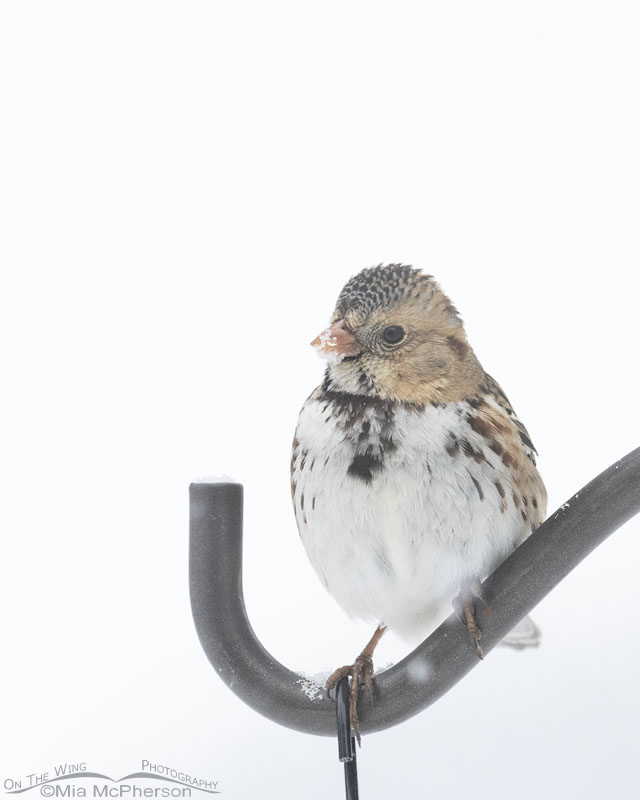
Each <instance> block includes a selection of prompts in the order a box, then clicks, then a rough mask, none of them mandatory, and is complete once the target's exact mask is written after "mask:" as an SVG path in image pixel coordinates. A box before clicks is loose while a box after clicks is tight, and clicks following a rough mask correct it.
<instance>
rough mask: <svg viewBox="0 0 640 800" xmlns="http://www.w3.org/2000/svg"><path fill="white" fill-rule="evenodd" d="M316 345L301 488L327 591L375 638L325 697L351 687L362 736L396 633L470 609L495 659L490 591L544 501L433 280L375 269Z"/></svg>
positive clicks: (395, 267) (505, 413) (342, 300)
mask: <svg viewBox="0 0 640 800" xmlns="http://www.w3.org/2000/svg"><path fill="white" fill-rule="evenodd" d="M312 344H313V345H314V346H315V347H317V348H318V349H319V351H320V352H321V353H322V354H324V355H326V356H327V357H328V358H329V364H328V366H327V369H326V372H325V376H324V380H323V382H322V384H321V386H319V387H318V388H317V389H316V390H315V391H314V392H313V393H312V394H311V395H310V397H309V398H308V399H307V400H306V402H305V403H304V405H303V407H302V410H301V412H300V417H299V419H298V425H297V429H296V434H295V438H294V442H293V453H292V460H291V488H292V496H293V502H294V507H295V514H296V521H297V524H298V529H299V532H300V536H301V538H302V542H303V544H304V547H305V549H306V551H307V554H308V556H309V559H310V561H311V563H312V565H313V567H314V569H315V570H316V572H317V574H318V576H319V577H320V580H321V581H322V583H323V584H324V586H325V587H326V588H327V590H328V591H329V592H330V593H331V594H332V595H333V597H334V598H335V599H336V601H337V602H338V603H339V605H340V606H341V607H342V608H343V609H344V610H345V611H346V612H347V613H348V614H349V615H351V616H353V617H359V618H363V619H366V620H371V621H373V622H375V623H377V628H376V631H375V633H374V635H373V637H372V639H371V641H370V642H369V643H368V644H367V646H366V647H365V648H364V650H363V651H362V653H361V654H360V655H359V656H358V658H357V659H356V662H355V663H354V664H353V665H350V666H347V667H342V668H340V669H338V670H336V672H334V674H333V675H332V676H331V677H330V679H329V681H328V683H327V688H328V689H329V690H330V689H331V688H332V687H333V686H334V685H335V683H336V682H337V680H339V678H340V677H342V676H344V675H350V676H351V678H352V682H351V718H352V726H353V727H354V728H355V732H356V734H358V717H357V697H358V691H359V688H360V686H361V685H364V686H365V688H366V689H367V690H368V691H369V692H371V689H372V677H371V675H372V667H373V664H372V655H373V650H374V648H375V646H376V644H377V642H378V640H379V639H380V637H381V636H382V634H383V632H384V631H385V630H386V629H387V628H389V629H391V630H394V631H395V632H396V633H398V634H399V635H400V636H401V637H403V638H405V639H407V640H412V641H414V642H415V641H416V640H421V639H423V638H425V636H426V635H427V634H428V633H429V632H431V631H432V630H433V629H434V628H435V627H436V626H437V625H438V624H439V623H440V622H441V621H442V620H443V619H444V618H445V617H446V616H447V615H448V613H449V609H450V606H451V603H452V602H454V601H455V600H456V599H457V600H458V608H459V612H460V614H461V617H462V619H463V620H464V621H465V622H466V624H467V627H468V629H469V633H470V635H471V638H472V641H473V643H474V645H475V648H476V652H477V653H478V655H479V656H480V657H481V656H482V650H481V647H480V644H479V639H480V631H479V629H478V627H477V624H476V620H475V601H476V600H477V599H478V597H479V593H478V589H479V582H480V581H481V580H483V579H484V578H485V577H486V576H487V575H489V574H490V573H491V572H492V571H493V570H494V569H495V568H496V567H497V566H498V565H499V564H500V563H501V562H502V561H503V560H504V559H505V558H506V557H507V556H508V555H509V554H510V553H511V552H512V551H513V550H514V549H515V548H516V547H517V546H518V545H519V544H520V543H521V542H522V541H523V540H524V539H525V538H526V537H527V536H528V535H529V534H530V533H531V531H532V530H534V529H535V528H536V527H537V526H538V525H539V524H540V523H541V522H542V521H543V520H544V517H545V513H546V500H547V498H546V491H545V488H544V484H543V483H542V479H541V478H540V475H539V473H538V470H537V469H536V462H535V449H534V447H533V444H532V442H531V439H530V438H529V434H528V433H527V430H526V428H525V427H524V425H523V424H522V423H521V422H520V420H519V419H518V417H517V416H516V414H515V412H514V410H513V408H512V406H511V404H510V403H509V400H508V399H507V397H506V395H505V394H504V392H503V391H502V389H501V388H500V386H499V385H498V383H497V382H496V381H495V380H494V379H493V378H492V377H491V376H490V375H488V374H487V373H486V372H485V371H484V369H483V368H482V366H481V364H480V362H479V361H478V359H477V357H476V355H475V353H474V352H473V350H472V349H471V347H470V345H469V343H468V342H467V337H466V334H465V331H464V328H463V324H462V321H461V319H460V317H459V315H458V312H457V310H456V309H455V307H454V306H453V305H452V303H451V302H450V300H449V299H448V298H447V296H446V295H445V294H444V293H443V292H442V290H441V289H440V287H439V286H438V284H437V283H436V282H435V281H434V280H433V278H432V277H431V276H429V275H424V274H423V273H422V272H421V271H420V270H417V269H413V268H412V267H409V266H405V265H399V264H392V265H389V266H378V267H373V268H370V269H364V270H362V272H360V273H358V274H357V275H355V276H354V277H353V278H351V280H350V281H349V282H348V283H347V284H346V286H345V287H344V288H343V290H342V292H341V293H340V296H339V297H338V301H337V304H336V308H335V311H334V312H333V316H332V317H331V323H330V325H329V327H328V328H327V329H326V330H325V331H324V332H323V333H322V334H321V335H320V336H319V337H318V338H317V339H316V340H314V342H312ZM534 630H535V628H534ZM534 638H535V635H534ZM531 643H535V642H533V641H532V642H531ZM358 738H359V736H358Z"/></svg>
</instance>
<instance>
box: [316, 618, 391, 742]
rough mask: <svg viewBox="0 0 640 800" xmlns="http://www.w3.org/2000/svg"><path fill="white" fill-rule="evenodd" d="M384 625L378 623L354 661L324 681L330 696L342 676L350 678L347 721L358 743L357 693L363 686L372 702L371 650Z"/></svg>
mask: <svg viewBox="0 0 640 800" xmlns="http://www.w3.org/2000/svg"><path fill="white" fill-rule="evenodd" d="M385 630H386V626H385V625H378V627H377V628H376V630H375V633H374V634H373V636H372V637H371V639H370V640H369V641H368V642H367V646H366V647H365V648H364V650H363V651H362V652H361V653H360V655H359V656H358V657H357V658H356V660H355V662H354V663H353V664H351V665H349V666H345V667H340V668H339V669H337V670H336V671H335V672H334V673H333V674H332V675H330V676H329V679H328V680H327V683H326V689H327V695H328V696H329V697H331V690H332V689H333V688H334V687H335V685H336V684H337V683H338V681H339V680H341V679H342V678H347V677H348V678H351V683H350V686H349V722H350V724H351V730H352V731H353V733H354V735H355V737H356V739H357V740H358V744H360V743H361V742H360V719H359V717H358V695H359V693H360V689H361V688H362V687H364V690H365V693H366V695H367V697H368V698H369V700H370V701H371V702H373V651H374V650H375V648H376V645H377V644H378V642H379V641H380V637H381V636H382V634H383V633H384V632H385Z"/></svg>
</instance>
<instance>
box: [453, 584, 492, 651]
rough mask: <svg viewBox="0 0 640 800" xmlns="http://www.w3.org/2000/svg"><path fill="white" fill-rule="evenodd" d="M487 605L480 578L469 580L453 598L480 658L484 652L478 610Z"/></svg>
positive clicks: (457, 611)
mask: <svg viewBox="0 0 640 800" xmlns="http://www.w3.org/2000/svg"><path fill="white" fill-rule="evenodd" d="M486 606H487V603H486V601H485V599H484V596H483V593H482V586H481V584H480V581H478V580H470V581H467V582H466V583H465V585H464V587H463V589H462V591H461V592H460V594H459V595H458V596H457V597H455V598H454V599H453V608H454V610H455V612H456V614H457V615H458V618H459V619H460V621H461V622H462V623H463V624H464V625H466V627H467V631H468V632H469V638H470V639H471V642H472V644H473V647H474V649H475V651H476V655H477V656H478V658H484V653H483V652H482V647H481V646H480V640H481V639H482V631H481V630H480V626H479V625H478V619H477V611H478V608H480V607H484V608H486Z"/></svg>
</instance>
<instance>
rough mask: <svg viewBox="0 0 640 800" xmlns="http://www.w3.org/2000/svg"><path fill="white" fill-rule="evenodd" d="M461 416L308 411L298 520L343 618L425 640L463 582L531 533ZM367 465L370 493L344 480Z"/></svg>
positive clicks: (505, 476)
mask: <svg viewBox="0 0 640 800" xmlns="http://www.w3.org/2000/svg"><path fill="white" fill-rule="evenodd" d="M469 411H470V407H469V406H468V404H466V403H460V404H450V405H447V406H444V407H437V408H435V407H433V406H428V407H427V408H426V409H420V410H412V409H409V408H399V409H398V410H396V411H395V412H394V413H393V414H392V415H391V416H390V415H389V413H388V412H386V413H382V412H381V411H380V410H379V409H376V408H374V407H371V408H364V409H359V410H358V413H357V414H355V415H354V414H353V413H349V412H348V410H347V411H344V413H336V409H335V408H332V406H331V405H327V404H326V402H323V401H321V400H320V399H319V398H318V396H312V398H310V399H309V400H308V401H307V402H306V403H305V405H304V407H303V409H302V412H301V414H300V418H299V421H298V428H297V431H296V440H297V446H296V448H295V450H294V466H293V471H292V477H293V482H294V484H293V485H294V487H295V489H294V504H295V509H296V519H297V522H298V528H299V530H300V535H301V537H302V541H303V543H304V546H305V548H306V550H307V554H308V556H309V559H310V561H311V563H312V564H313V566H314V568H315V570H316V572H317V573H318V575H319V576H320V579H321V580H322V582H323V583H324V584H325V586H326V587H327V589H328V590H329V592H330V593H331V594H332V595H333V597H334V598H335V599H336V600H337V602H338V603H339V604H340V606H342V608H343V609H344V610H345V611H346V612H347V613H348V614H350V615H351V616H355V617H360V618H363V619H370V620H372V621H375V622H380V623H384V624H386V625H387V626H388V627H389V628H390V629H393V630H395V631H396V632H397V633H398V634H400V635H401V636H404V637H405V638H407V639H411V640H416V639H420V638H423V637H424V636H426V635H427V634H428V633H429V631H430V630H432V629H433V628H434V627H435V626H436V625H437V624H439V623H440V621H442V619H443V618H444V617H446V616H447V615H448V614H449V613H451V601H452V599H453V598H454V596H455V595H456V594H457V593H458V592H459V591H460V589H461V587H462V583H463V581H464V580H465V578H469V577H478V578H480V579H482V578H484V577H486V575H488V574H489V573H490V572H491V571H492V570H493V569H494V568H495V567H496V566H497V565H498V564H499V563H500V562H501V561H503V560H504V558H506V556H507V555H509V553H510V552H511V551H512V550H513V548H514V547H515V546H517V545H518V544H520V542H521V541H522V540H523V539H524V538H525V537H526V536H527V534H528V533H529V531H530V528H529V524H528V523H527V522H525V521H524V520H523V519H522V517H521V514H520V511H519V510H518V509H517V508H516V506H515V505H514V503H513V502H510V497H511V493H512V478H511V475H510V473H509V472H508V470H507V469H506V468H505V466H504V464H503V463H502V461H501V460H500V458H498V456H496V454H495V453H493V452H492V451H491V450H490V449H489V448H488V447H487V443H486V442H485V441H484V440H483V439H482V437H480V436H479V435H478V434H477V433H475V432H474V431H473V430H471V428H470V427H469V425H468V423H467V422H466V416H467V413H468V412H469ZM381 441H382V444H380V442H381ZM456 441H457V442H458V444H457V446H456V445H455V442H456ZM462 442H466V443H468V445H470V449H469V448H467V449H466V452H465V450H464V449H463V448H462V447H461V446H460V444H461V443H462ZM385 443H386V444H385ZM376 448H378V449H376ZM366 453H369V455H371V454H373V457H374V459H375V458H377V457H379V458H380V459H381V460H382V466H380V467H376V463H377V462H374V469H372V470H371V479H370V481H368V482H366V481H365V480H363V478H362V477H359V476H358V474H357V473H354V470H353V467H352V469H351V472H350V470H349V468H350V466H352V465H353V464H354V458H355V457H356V456H358V455H360V456H362V455H363V454H366ZM474 454H475V456H474Z"/></svg>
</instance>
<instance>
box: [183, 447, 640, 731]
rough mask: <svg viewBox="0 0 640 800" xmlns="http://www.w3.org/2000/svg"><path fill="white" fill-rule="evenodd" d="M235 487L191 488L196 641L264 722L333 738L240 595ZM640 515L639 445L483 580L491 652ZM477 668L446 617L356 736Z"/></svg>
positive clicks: (363, 718) (387, 681) (401, 666)
mask: <svg viewBox="0 0 640 800" xmlns="http://www.w3.org/2000/svg"><path fill="white" fill-rule="evenodd" d="M242 496H243V494H242V486H241V485H240V484H237V483H209V484H207V483H194V484H192V485H191V487H190V499H191V533H190V537H191V538H190V558H189V562H190V563H189V573H190V586H191V605H192V609H193V617H194V620H195V624H196V629H197V632H198V636H199V637H200V642H201V644H202V646H203V648H204V651H205V653H206V654H207V656H208V658H209V661H211V663H212V664H213V667H214V669H215V670H216V671H217V673H218V674H219V675H220V677H221V678H222V680H223V681H224V682H225V683H226V684H227V686H229V688H230V689H231V690H232V691H234V692H235V693H236V694H237V695H238V697H240V698H241V699H242V700H244V701H245V703H247V704H248V705H250V706H251V707H252V708H254V709H255V710H256V711H258V712H260V713H261V714H263V715H264V716H265V717H268V718H269V719H271V720H273V721H274V722H278V723H280V724H281V725H286V726H287V727H289V728H293V729H294V730H298V731H302V732H304V733H315V734H319V735H322V736H335V732H336V722H335V704H334V702H333V701H332V700H330V699H328V698H327V697H326V694H325V692H324V691H323V692H320V693H319V694H318V696H316V697H315V698H313V699H312V698H311V697H310V696H309V695H308V694H305V692H304V691H303V686H302V685H301V683H302V680H303V679H301V677H300V676H299V675H297V674H296V673H294V672H291V670H289V669H287V668H286V667H284V666H283V665H282V664H280V663H279V662H278V661H276V660H275V659H274V658H273V657H272V656H271V655H270V654H269V653H268V652H267V651H266V650H265V648H264V647H263V646H262V645H261V644H260V642H259V641H258V639H257V638H256V636H255V634H254V632H253V630H252V628H251V625H250V623H249V620H248V618H247V614H246V610H245V606H244V600H243V595H242ZM638 511H640V448H638V449H636V450H633V451H632V452H631V453H629V454H628V455H627V456H625V457H624V458H622V459H620V461H618V462H616V463H615V464H613V465H612V466H611V467H609V469H607V470H605V471H604V472H603V473H601V474H600V475H598V477H597V478H594V480H592V481H591V483H589V484H587V485H586V486H585V487H584V488H583V489H581V490H580V491H579V492H578V493H577V494H576V495H574V496H573V497H572V498H571V499H570V500H569V501H568V502H567V503H565V504H564V505H563V506H562V507H561V508H560V509H559V510H558V511H556V512H555V514H552V515H551V516H550V517H549V519H547V521H546V522H545V523H544V524H543V525H541V526H540V527H539V528H538V529H537V530H536V532H535V533H533V534H532V535H531V536H530V537H529V538H528V539H527V540H526V541H525V542H524V543H523V544H522V545H521V546H520V547H519V548H518V549H517V550H516V551H515V552H514V553H513V554H512V555H511V556H510V557H509V558H508V559H507V560H506V561H505V562H504V563H503V564H501V565H500V566H499V567H498V569H497V570H496V571H495V572H494V573H493V574H492V575H491V576H490V577H489V578H488V579H487V580H486V581H485V583H484V587H485V593H486V599H487V602H488V606H489V607H490V611H489V613H488V614H487V613H486V611H484V610H481V611H480V613H479V622H480V626H481V628H482V631H483V637H482V648H483V650H484V652H485V654H486V653H488V652H489V651H490V650H491V649H492V648H493V647H495V646H496V644H498V642H499V641H500V640H501V639H502V638H503V637H504V636H505V635H506V634H507V633H508V632H509V631H510V630H511V629H512V628H513V627H514V626H515V625H516V624H517V623H518V622H519V621H520V620H521V619H522V618H523V617H525V616H526V615H527V614H528V613H529V612H530V611H531V609H532V608H533V607H534V606H535V605H537V604H538V603H539V602H540V600H542V598H543V597H544V596H545V595H546V594H548V593H549V592H550V591H551V590H552V589H553V587H554V586H556V585H557V584H558V583H559V582H560V581H561V580H562V579H563V578H565V577H566V576H567V575H568V574H569V572H571V570H572V569H573V568H574V567H575V566H576V565H577V564H579V563H580V561H582V559H583V558H585V556H587V555H588V554H589V553H590V552H591V551H592V550H593V549H594V548H595V547H597V545H599V544H600V543H601V542H602V541H604V539H606V538H607V536H609V534H611V533H613V531H615V530H616V529H617V528H619V527H620V526H621V525H622V524H624V523H625V522H626V521H627V520H628V519H630V518H631V517H632V516H633V515H634V514H637V513H638ZM478 663H479V661H478V658H477V656H476V654H475V652H474V650H473V647H471V646H470V645H469V640H468V637H467V632H466V629H465V627H464V625H462V624H460V622H459V621H458V619H457V618H456V617H455V615H453V614H452V616H451V617H449V619H448V620H446V621H445V622H444V623H443V624H442V625H441V626H440V627H439V628H438V629H437V630H436V631H434V633H432V634H431V636H430V637H429V638H428V639H426V641H424V642H423V643H422V644H421V645H419V647H417V648H416V649H415V650H414V651H413V652H412V653H410V654H409V655H408V656H407V657H406V658H404V659H403V660H402V661H400V662H399V663H398V664H395V665H394V666H393V667H391V668H390V669H388V670H386V671H385V672H382V673H380V674H378V675H376V677H375V700H374V703H373V705H370V704H369V703H362V704H361V708H360V709H359V711H360V728H361V731H362V733H363V734H366V733H371V732H373V731H381V730H384V729H385V728H389V727H391V726H392V725H397V724H398V723H400V722H403V721H404V720H406V719H409V718H410V717H412V716H413V715H414V714H417V713H418V712H420V711H422V710H423V709H424V708H426V707H427V706H428V705H430V704H431V703H433V702H434V701H435V700H437V699H438V698H439V697H441V696H442V695H443V694H445V692H447V691H448V690H449V689H450V688H451V687H452V686H454V685H455V684H456V683H457V682H458V681H459V680H460V679H461V678H463V677H464V676H465V675H466V674H467V672H469V671H470V670H471V669H472V668H473V667H474V666H476V665H477V664H478Z"/></svg>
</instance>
